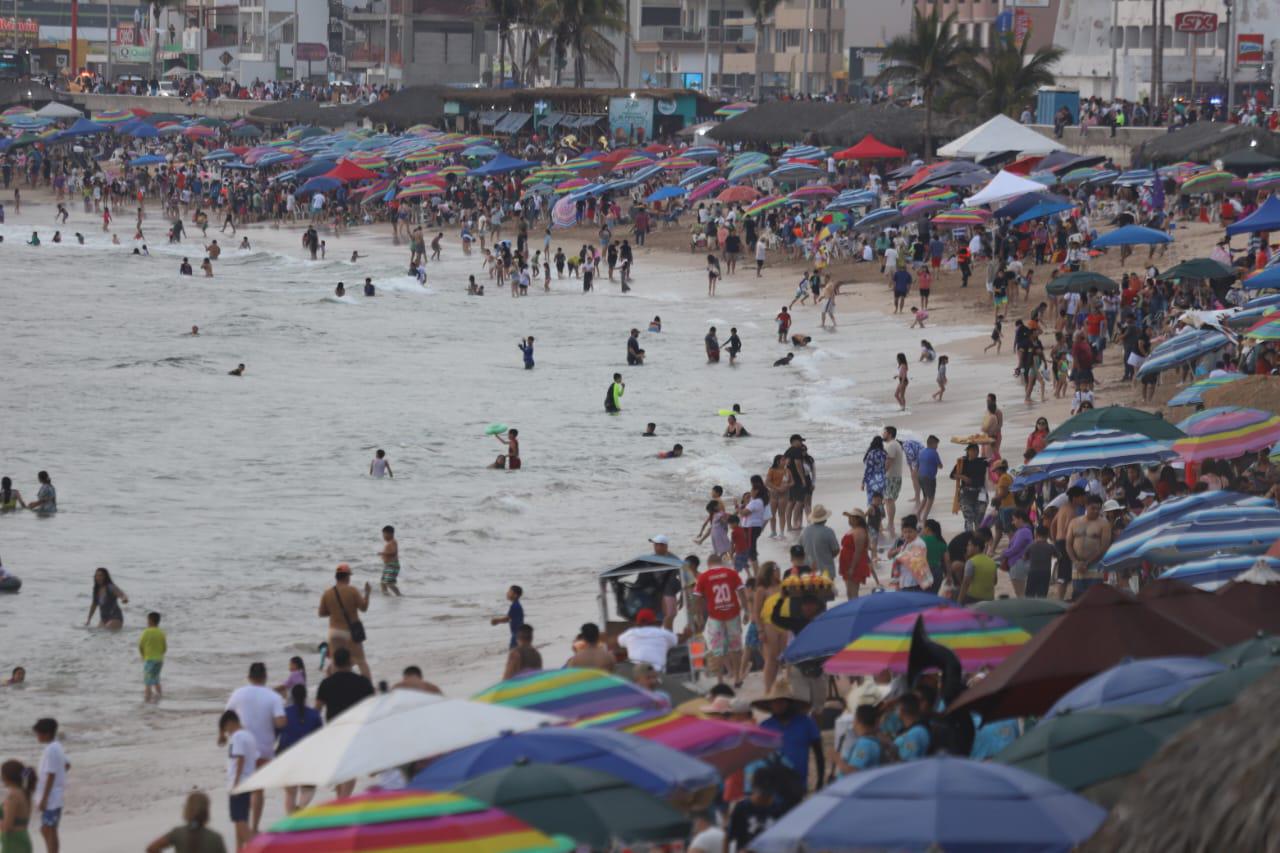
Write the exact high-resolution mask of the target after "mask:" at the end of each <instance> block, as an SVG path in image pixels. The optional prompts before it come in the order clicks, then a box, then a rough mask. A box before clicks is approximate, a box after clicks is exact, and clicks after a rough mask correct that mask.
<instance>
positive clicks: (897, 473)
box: [884, 438, 903, 480]
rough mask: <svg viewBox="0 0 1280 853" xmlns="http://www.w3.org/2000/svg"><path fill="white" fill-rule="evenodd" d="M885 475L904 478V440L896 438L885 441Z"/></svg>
mask: <svg viewBox="0 0 1280 853" xmlns="http://www.w3.org/2000/svg"><path fill="white" fill-rule="evenodd" d="M884 456H885V463H886V464H885V475H886V476H889V477H897V478H898V479H899V480H901V479H902V456H903V454H902V442H900V441H898V440H897V439H896V438H895V439H893V440H892V441H886V442H885V443H884Z"/></svg>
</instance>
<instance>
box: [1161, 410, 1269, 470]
mask: <svg viewBox="0 0 1280 853" xmlns="http://www.w3.org/2000/svg"><path fill="white" fill-rule="evenodd" d="M1178 428H1179V429H1181V430H1182V431H1183V432H1185V433H1186V434H1187V437H1186V438H1180V439H1178V440H1177V441H1175V442H1174V443H1173V449H1174V450H1175V451H1176V452H1177V453H1178V455H1179V456H1181V457H1182V458H1183V459H1186V460H1188V461H1195V462H1198V461H1200V460H1203V459H1235V458H1237V457H1239V456H1243V455H1244V454H1246V453H1253V452H1256V451H1259V450H1265V449H1266V448H1268V447H1271V446H1272V445H1274V444H1276V443H1277V442H1280V415H1274V414H1272V413H1271V412H1264V411H1262V410H1261V409H1249V408H1245V407H1243V406H1218V407H1216V408H1213V409H1205V410H1204V411H1203V412H1196V413H1195V414H1194V415H1192V416H1191V417H1189V418H1187V419H1186V420H1184V421H1182V422H1180V423H1179V424H1178Z"/></svg>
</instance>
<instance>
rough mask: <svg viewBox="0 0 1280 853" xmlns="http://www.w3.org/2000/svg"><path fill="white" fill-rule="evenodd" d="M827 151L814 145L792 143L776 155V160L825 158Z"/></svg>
mask: <svg viewBox="0 0 1280 853" xmlns="http://www.w3.org/2000/svg"><path fill="white" fill-rule="evenodd" d="M826 156H827V152H826V151H823V150H822V149H821V148H819V147H818V146H816V145H793V146H791V147H790V148H788V149H787V150H786V151H783V152H782V154H781V155H780V156H779V157H778V162H779V163H781V162H784V161H787V160H817V159H820V158H825V157H826Z"/></svg>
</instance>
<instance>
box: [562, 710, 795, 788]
mask: <svg viewBox="0 0 1280 853" xmlns="http://www.w3.org/2000/svg"><path fill="white" fill-rule="evenodd" d="M574 726H575V727H577V728H594V727H606V728H611V729H617V730H618V731H623V732H626V733H627V734H632V735H635V736H637V737H642V738H644V739H645V740H651V741H654V742H656V743H660V744H662V745H663V746H667V747H670V748H671V749H674V750H676V751H677V752H683V753H684V754H685V755H689V756H692V757H694V758H697V759H699V760H701V761H705V762H707V763H708V764H710V765H711V766H712V767H715V768H716V769H717V770H719V771H720V772H721V773H722V774H723V775H726V776H727V775H729V774H730V773H733V772H735V771H737V770H740V769H741V768H742V767H744V766H745V765H747V764H749V763H750V762H752V761H754V760H756V759H758V758H763V757H764V756H765V755H768V754H769V753H770V752H772V751H773V750H775V749H777V748H778V744H779V743H780V738H779V737H778V736H777V734H776V733H775V732H772V731H769V730H767V729H762V728H760V727H759V726H756V725H751V724H743V723H733V722H729V721H727V720H719V719H714V718H711V717H695V716H693V715H691V714H681V713H678V712H675V711H666V712H663V711H642V710H631V711H616V712H613V713H610V714H600V715H597V716H594V717H587V718H586V719H583V720H579V721H578V722H576V723H574Z"/></svg>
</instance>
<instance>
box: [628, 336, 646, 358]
mask: <svg viewBox="0 0 1280 853" xmlns="http://www.w3.org/2000/svg"><path fill="white" fill-rule="evenodd" d="M627 364H628V365H631V366H633V367H634V366H636V365H638V364H644V350H642V349H641V348H640V330H639V329H632V330H631V336H630V337H629V338H627Z"/></svg>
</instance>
